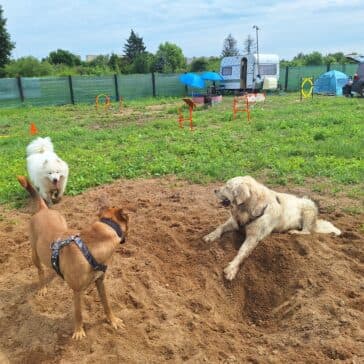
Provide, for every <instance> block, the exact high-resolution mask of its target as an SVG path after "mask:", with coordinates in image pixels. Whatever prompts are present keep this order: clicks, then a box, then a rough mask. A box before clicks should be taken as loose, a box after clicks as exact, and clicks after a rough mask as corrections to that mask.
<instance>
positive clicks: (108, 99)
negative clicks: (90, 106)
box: [95, 94, 111, 111]
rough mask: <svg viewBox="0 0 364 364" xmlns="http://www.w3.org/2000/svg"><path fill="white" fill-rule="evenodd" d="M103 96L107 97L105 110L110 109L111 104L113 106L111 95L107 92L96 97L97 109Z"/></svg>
mask: <svg viewBox="0 0 364 364" xmlns="http://www.w3.org/2000/svg"><path fill="white" fill-rule="evenodd" d="M101 97H104V98H105V106H104V108H105V111H106V110H109V108H110V106H111V101H110V96H108V95H105V94H100V95H97V96H96V98H95V107H96V110H98V109H99V99H100V98H101Z"/></svg>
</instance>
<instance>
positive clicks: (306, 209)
mask: <svg viewBox="0 0 364 364" xmlns="http://www.w3.org/2000/svg"><path fill="white" fill-rule="evenodd" d="M215 194H216V195H217V197H218V198H219V199H220V201H221V202H222V203H223V205H224V206H230V212H231V216H230V218H229V219H228V220H227V221H226V222H225V223H224V224H222V225H220V226H219V227H217V229H215V230H214V231H213V232H211V233H210V234H208V235H206V236H205V237H204V238H203V239H204V241H205V242H212V241H215V240H217V239H219V238H220V237H221V235H222V234H223V233H225V232H227V231H232V230H238V229H239V227H241V226H244V227H245V232H246V239H245V241H244V243H243V245H242V246H241V247H240V249H239V252H238V254H237V255H236V256H235V258H234V259H233V260H232V261H231V262H230V263H229V265H228V266H227V267H226V268H225V270H224V273H225V277H226V279H228V280H232V279H234V278H235V276H236V273H237V272H238V270H239V266H240V264H241V262H242V261H243V260H244V259H245V258H247V257H248V256H249V254H250V253H251V252H252V251H253V249H254V248H255V247H256V246H257V245H258V243H259V242H260V241H261V240H262V239H264V238H265V237H266V236H268V235H269V234H270V233H271V232H273V231H275V232H286V231H288V232H289V233H290V234H310V233H313V232H315V233H324V234H328V233H333V234H335V235H340V234H341V231H340V230H339V229H337V228H336V227H335V226H334V225H333V224H331V223H330V222H328V221H325V220H319V219H318V218H317V215H318V209H317V207H316V205H315V203H314V202H313V201H311V200H310V199H308V198H306V197H303V198H299V197H296V196H294V195H290V194H287V193H278V192H275V191H272V190H270V189H269V188H267V187H265V186H263V185H262V184H260V183H258V182H257V181H256V180H255V179H254V178H252V177H250V176H244V177H235V178H232V179H230V180H229V181H227V183H226V184H225V185H224V186H223V187H221V188H220V189H218V190H215Z"/></svg>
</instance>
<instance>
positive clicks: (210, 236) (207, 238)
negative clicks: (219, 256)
mask: <svg viewBox="0 0 364 364" xmlns="http://www.w3.org/2000/svg"><path fill="white" fill-rule="evenodd" d="M216 239H218V236H217V234H215V233H214V232H212V233H210V234H207V235H205V236H204V237H203V238H202V240H203V241H204V242H205V243H212V242H213V241H215V240H216Z"/></svg>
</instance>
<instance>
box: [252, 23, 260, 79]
mask: <svg viewBox="0 0 364 364" xmlns="http://www.w3.org/2000/svg"><path fill="white" fill-rule="evenodd" d="M253 29H255V34H256V38H257V65H258V75H259V74H260V72H259V43H258V30H259V28H258V26H257V25H253Z"/></svg>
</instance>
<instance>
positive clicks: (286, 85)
mask: <svg viewBox="0 0 364 364" xmlns="http://www.w3.org/2000/svg"><path fill="white" fill-rule="evenodd" d="M288 71H289V66H286V78H285V79H284V91H287V88H288V73H289V72H288Z"/></svg>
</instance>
